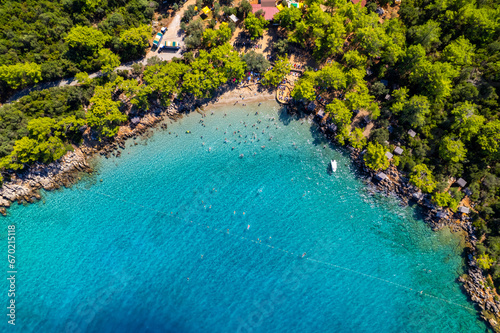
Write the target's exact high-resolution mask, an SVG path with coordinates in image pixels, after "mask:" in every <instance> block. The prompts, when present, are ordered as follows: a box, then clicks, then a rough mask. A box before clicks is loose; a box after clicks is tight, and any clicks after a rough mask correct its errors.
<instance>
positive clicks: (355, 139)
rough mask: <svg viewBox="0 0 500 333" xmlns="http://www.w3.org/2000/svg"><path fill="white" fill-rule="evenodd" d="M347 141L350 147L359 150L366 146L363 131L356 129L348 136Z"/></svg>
mask: <svg viewBox="0 0 500 333" xmlns="http://www.w3.org/2000/svg"><path fill="white" fill-rule="evenodd" d="M349 141H350V142H351V146H353V147H354V148H356V149H360V150H361V149H363V148H364V147H365V146H366V138H365V136H364V135H363V130H362V129H361V128H359V127H356V128H355V129H354V131H352V132H351V134H350V135H349Z"/></svg>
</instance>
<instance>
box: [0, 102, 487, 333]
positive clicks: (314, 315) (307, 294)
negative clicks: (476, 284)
mask: <svg viewBox="0 0 500 333" xmlns="http://www.w3.org/2000/svg"><path fill="white" fill-rule="evenodd" d="M256 110H258V111H260V112H259V114H258V115H257V114H255V111H256ZM224 112H227V116H226V117H224ZM271 117H276V120H275V121H272V120H270V118H271ZM200 119H201V116H200V115H199V114H197V113H195V114H191V115H190V116H188V117H185V118H184V119H182V120H181V121H179V122H178V123H175V124H173V125H169V129H168V130H167V131H158V132H157V133H156V134H155V135H154V136H153V137H152V138H150V139H147V140H140V139H137V140H136V141H137V142H139V145H137V146H131V145H132V143H133V142H134V141H132V140H130V141H129V142H128V143H127V148H126V149H125V150H124V151H123V152H122V157H120V158H110V159H108V160H105V159H101V160H99V161H98V165H97V167H98V171H99V175H96V176H89V177H87V178H86V179H85V180H84V181H82V182H81V183H79V184H77V185H76V186H74V187H72V188H71V189H65V190H60V191H55V192H51V193H45V194H44V199H43V201H40V202H38V203H36V204H33V205H30V206H27V207H23V206H15V207H13V208H12V209H10V211H9V216H8V217H7V218H3V219H2V222H3V223H2V224H3V226H4V227H3V230H2V231H1V234H2V237H3V239H4V242H5V236H6V234H7V225H8V224H13V223H14V224H15V225H16V228H17V243H16V245H17V251H16V257H17V260H18V267H17V268H18V275H17V289H18V291H17V295H16V301H17V304H18V308H17V323H16V327H15V329H13V328H12V327H9V326H10V325H8V324H7V319H5V318H4V322H3V323H2V325H1V327H2V331H12V330H15V331H19V332H301V333H302V332H484V331H485V330H486V328H485V326H484V324H483V323H481V322H480V321H478V319H477V314H476V312H475V311H473V310H470V309H467V308H472V305H471V304H470V303H468V302H467V300H466V297H465V295H463V294H462V293H461V291H460V289H459V285H458V284H457V283H456V282H455V280H456V278H457V277H458V276H459V275H460V274H463V260H462V258H461V257H460V254H461V248H460V245H459V239H458V237H456V236H454V235H451V234H449V233H448V232H445V231H443V232H437V233H433V232H432V231H431V230H430V229H429V228H428V227H427V226H426V225H425V224H424V222H423V221H422V220H420V219H418V216H417V214H416V212H415V211H414V210H413V209H412V208H410V207H404V208H403V207H400V206H399V205H398V202H397V200H395V199H392V198H386V197H382V196H379V195H373V196H372V195H370V193H369V192H368V191H367V190H366V187H365V185H363V183H362V182H361V181H360V180H359V179H358V178H356V176H355V171H354V170H355V169H354V167H353V166H351V165H350V162H349V159H348V157H347V156H346V155H344V154H343V153H341V152H340V151H339V150H335V149H331V148H329V147H327V148H326V149H324V148H323V145H324V144H326V142H325V141H324V139H323V138H322V137H321V136H319V135H318V134H317V132H316V131H315V129H314V127H311V125H310V124H308V123H307V121H306V122H301V121H297V120H294V119H291V118H289V117H287V116H286V115H284V114H283V113H282V112H280V111H279V110H278V109H277V108H276V106H275V104H274V103H271V102H270V103H268V104H263V105H261V106H260V107H258V106H257V105H253V106H247V107H239V108H234V107H229V106H226V107H219V108H217V109H215V114H214V115H210V112H207V117H206V118H204V121H205V124H206V127H203V126H201V124H200ZM257 120H261V123H257ZM240 121H241V122H243V121H244V122H245V123H246V124H247V127H245V125H244V124H243V123H241V122H240ZM275 122H276V124H277V125H274V123H275ZM230 124H231V125H230ZM253 124H256V126H255V127H252V125H253ZM268 126H269V127H268ZM257 127H258V128H257ZM276 127H277V128H276ZM186 130H190V131H191V132H192V134H186V133H185V132H186ZM238 130H239V131H240V133H238V132H237V133H236V134H233V132H234V131H238ZM263 130H264V133H262V131H263ZM169 131H170V132H171V134H169ZM224 132H227V133H224ZM252 133H255V134H256V136H257V139H252ZM240 134H241V135H242V137H241V138H240V137H239V135H240ZM202 136H203V138H202ZM270 136H273V139H272V140H269V137H270ZM225 138H227V139H228V141H229V143H225V142H224V139H225ZM235 140H236V141H235ZM245 140H246V141H247V142H246V143H245V142H244V141H245ZM257 140H258V141H257ZM202 143H205V145H202ZM261 146H265V148H261ZM232 147H234V150H233V149H232ZM209 149H210V151H209ZM254 153H255V154H254ZM240 154H243V157H241V158H240V157H239V156H240ZM331 159H337V161H339V168H338V170H337V173H335V174H333V175H330V174H328V172H327V171H328V169H327V165H328V162H329V161H330V160H331ZM101 179H102V182H101V181H100V180H101ZM248 225H250V228H249V229H248ZM5 243H6V242H5ZM5 249H6V246H5ZM5 251H6V252H7V250H5ZM304 252H306V253H307V254H306V256H305V257H304V258H300V257H301V255H302V254H303V253H304ZM4 267H5V271H7V270H8V268H7V262H5V265H4ZM0 288H2V289H1V290H4V291H5V293H3V294H4V295H5V294H6V291H7V289H8V288H7V282H6V281H5V280H4V282H2V284H1V286H0ZM407 288H412V290H409V289H407ZM419 291H422V292H423V293H422V294H420V292H419ZM426 294H428V295H433V296H436V297H438V298H433V297H429V296H426ZM4 297H5V299H6V296H4ZM442 299H445V300H447V301H448V302H446V301H444V300H442ZM4 304H7V301H6V302H5V303H4Z"/></svg>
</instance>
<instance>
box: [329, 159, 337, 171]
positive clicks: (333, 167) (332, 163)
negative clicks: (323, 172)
mask: <svg viewBox="0 0 500 333" xmlns="http://www.w3.org/2000/svg"><path fill="white" fill-rule="evenodd" d="M330 166H331V167H332V171H333V172H335V171H337V161H335V160H331V161H330Z"/></svg>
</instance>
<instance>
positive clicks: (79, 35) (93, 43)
mask: <svg viewBox="0 0 500 333" xmlns="http://www.w3.org/2000/svg"><path fill="white" fill-rule="evenodd" d="M110 39H111V37H110V36H108V35H105V34H104V33H102V32H101V31H99V30H97V29H95V28H91V27H86V26H80V25H77V26H75V27H73V28H71V30H70V31H69V33H68V35H67V36H66V38H65V40H66V43H67V44H68V45H69V47H71V48H73V49H76V50H78V51H80V52H85V53H89V54H95V53H97V52H98V51H99V49H101V48H102V47H103V46H104V44H106V42H108V41H109V40H110Z"/></svg>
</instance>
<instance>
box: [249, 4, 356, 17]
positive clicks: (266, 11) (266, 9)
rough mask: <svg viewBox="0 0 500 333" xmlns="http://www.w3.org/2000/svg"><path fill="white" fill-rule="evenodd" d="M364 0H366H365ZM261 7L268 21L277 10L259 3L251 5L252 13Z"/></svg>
mask: <svg viewBox="0 0 500 333" xmlns="http://www.w3.org/2000/svg"><path fill="white" fill-rule="evenodd" d="M365 1H366V0H365ZM260 9H262V10H263V11H264V18H265V19H266V20H268V21H270V20H272V19H273V17H274V14H276V13H277V12H279V9H278V8H276V7H275V6H273V7H262V5H261V4H254V5H252V13H254V14H255V13H256V12H257V11H258V10H260Z"/></svg>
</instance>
